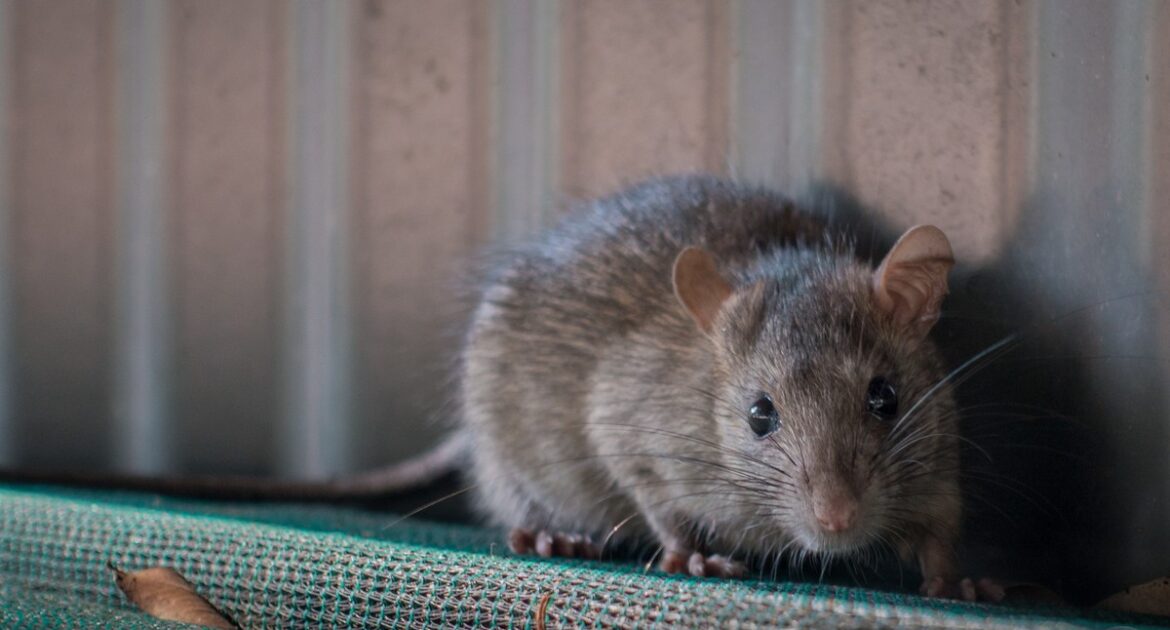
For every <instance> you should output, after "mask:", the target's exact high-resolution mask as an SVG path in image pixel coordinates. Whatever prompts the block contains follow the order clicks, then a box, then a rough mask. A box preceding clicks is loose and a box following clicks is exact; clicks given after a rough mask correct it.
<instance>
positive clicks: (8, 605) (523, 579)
mask: <svg viewBox="0 0 1170 630" xmlns="http://www.w3.org/2000/svg"><path fill="white" fill-rule="evenodd" d="M393 521H394V519H393V517H387V516H385V515H375V514H368V513H363V512H360V511H356V510H346V509H337V508H328V507H313V506H270V505H269V506H257V505H248V504H236V505H233V504H212V503H201V502H194V501H179V500H169V499H168V500H163V499H158V498H155V497H151V496H148V495H136V494H132V493H110V492H83V491H66V490H55V489H49V488H20V487H11V488H5V487H0V606H2V607H3V609H2V610H0V627H3V628H19V627H23V628H51V627H62V628H65V627H69V628H73V627H94V628H97V627H110V628H171V627H189V626H183V625H181V624H168V623H165V622H160V621H158V620H153V619H151V618H149V617H146V616H144V615H142V614H140V613H138V612H137V611H135V610H134V608H133V607H132V606H131V605H130V604H129V603H127V602H126V601H125V599H124V598H123V597H122V596H121V595H120V593H119V592H118V590H117V588H116V587H115V585H114V580H113V578H112V576H111V574H110V571H109V570H108V569H107V568H106V563H107V562H113V563H114V564H115V565H117V566H119V567H121V568H123V569H127V570H135V569H141V568H145V567H149V566H154V565H165V566H170V567H174V568H175V569H177V570H178V571H179V572H180V573H182V574H183V575H184V576H185V577H186V578H187V579H188V580H190V581H191V583H193V584H194V585H195V586H196V588H197V589H198V591H199V592H200V593H201V594H202V595H204V596H205V597H207V599H209V600H210V601H211V602H212V603H213V604H215V605H216V606H217V607H218V608H219V609H220V610H221V611H223V612H225V613H226V614H228V615H230V616H231V617H232V618H233V619H234V620H235V621H236V622H237V623H239V624H240V625H241V626H242V627H243V628H249V629H250V628H297V627H354V628H360V627H369V628H378V627H382V628H390V627H396V628H399V627H400V628H439V627H477V626H480V627H500V628H534V627H536V620H535V613H536V611H537V609H538V605H539V603H540V602H541V600H544V599H547V603H546V607H545V615H544V622H545V624H546V626H547V627H549V628H554V627H577V626H589V627H596V626H617V627H630V628H642V627H663V628H667V627H669V628H676V627H679V628H682V627H691V628H711V627H744V628H750V627H775V626H781V627H806V626H807V627H863V628H872V627H894V626H897V627H920V626H932V627H949V628H989V627H990V628H994V627H1003V628H1025V627H1027V628H1032V627H1038V626H1049V627H1073V626H1076V627H1100V628H1109V627H1116V626H1117V625H1118V624H1119V623H1125V624H1126V625H1127V626H1128V627H1138V626H1139V625H1140V623H1138V622H1136V621H1135V620H1132V619H1130V620H1120V619H1116V618H1112V619H1111V618H1107V617H1103V616H1102V617H1078V616H1076V613H1075V612H1074V611H1069V610H1065V609H1045V610H1030V609H1021V608H1012V607H1007V606H984V605H972V604H961V603H955V602H943V601H936V600H926V599H922V598H919V597H914V596H909V595H902V594H896V593H887V592H881V591H871V590H865V589H859V588H844V587H836V586H827V585H816V584H794V583H782V582H760V581H731V580H715V579H709V580H702V579H693V578H685V577H672V576H665V575H659V574H655V573H645V572H643V571H642V570H641V568H640V567H637V566H634V565H629V564H615V563H598V562H588V561H545V560H536V559H528V558H517V557H514V556H511V555H510V554H508V553H507V551H506V550H505V549H504V548H503V547H502V546H501V545H499V544H497V541H498V540H500V538H499V535H498V533H497V532H492V531H487V530H482V529H476V528H470V527H460V526H449V525H438V524H433V523H424V522H418V521H406V522H402V523H397V524H395V525H393V526H392V527H388V526H387V525H388V524H389V523H392V522H393ZM546 596H547V597H546Z"/></svg>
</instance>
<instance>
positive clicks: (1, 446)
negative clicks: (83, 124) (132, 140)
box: [0, 0, 16, 465]
mask: <svg viewBox="0 0 1170 630" xmlns="http://www.w3.org/2000/svg"><path fill="white" fill-rule="evenodd" d="M9 5H10V0H0V465H11V464H13V463H15V462H16V449H15V448H14V446H13V441H14V440H15V438H16V436H15V435H14V432H13V430H12V406H11V400H12V393H11V385H10V382H11V377H12V370H11V366H10V362H11V360H12V353H11V347H10V344H9V323H10V318H9V308H10V302H9V299H10V298H9V290H8V289H9V287H8V270H9V269H10V268H11V264H12V263H11V262H10V260H9V256H10V253H9V245H8V243H9V239H11V238H12V231H11V229H10V227H9V225H10V224H9V217H10V216H11V209H12V205H11V199H10V198H9V195H8V190H9V181H10V178H11V170H10V164H11V163H10V161H9V156H8V147H9V146H11V122H10V120H11V119H10V118H9V115H8V114H9V112H8V98H9V96H8V95H9V94H10V92H9V88H8V67H9V64H10V62H11V59H12V56H11V49H10V46H11V41H12V38H11V36H10V35H9V32H8V23H9V18H8V15H9V11H10V8H11V7H10V6H9Z"/></svg>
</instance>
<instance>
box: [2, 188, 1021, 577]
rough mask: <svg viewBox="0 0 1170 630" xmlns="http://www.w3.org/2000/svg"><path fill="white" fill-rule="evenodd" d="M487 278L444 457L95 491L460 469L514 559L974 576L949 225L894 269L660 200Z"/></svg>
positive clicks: (742, 208) (309, 492)
mask: <svg viewBox="0 0 1170 630" xmlns="http://www.w3.org/2000/svg"><path fill="white" fill-rule="evenodd" d="M498 260H499V262H497V264H494V265H492V266H490V268H489V269H487V270H486V273H485V276H484V279H483V280H482V282H481V283H480V289H479V291H478V298H477V303H476V306H475V308H474V311H473V314H472V317H471V322H470V325H469V326H468V329H467V333H466V338H465V342H464V345H463V346H462V349H461V351H460V353H459V361H458V368H457V369H458V373H457V375H456V376H457V382H458V386H457V391H456V392H455V396H456V398H457V403H458V405H457V407H458V413H457V414H456V421H455V426H454V428H453V431H452V433H451V436H450V437H449V438H448V439H447V440H446V441H445V442H443V443H442V444H441V445H440V446H439V447H437V448H436V449H435V450H433V451H431V452H429V453H425V454H423V455H422V456H420V457H418V458H416V459H414V460H409V461H407V462H405V463H403V464H398V465H394V466H390V467H388V468H386V469H383V470H380V471H374V472H372V473H368V474H366V475H362V476H358V477H354V478H351V479H342V480H333V481H327V482H318V483H284V482H265V481H258V480H249V479H234V480H225V479H223V478H216V477H211V478H191V479H186V480H183V479H178V480H176V479H171V480H167V479H151V478H135V477H109V478H104V479H101V480H98V481H99V483H97V484H95V483H94V482H95V479H96V478H95V477H93V476H87V475H80V476H74V477H72V478H68V479H66V478H63V477H62V476H60V475H58V476H56V477H55V478H53V479H47V477H46V476H45V475H31V476H30V475H22V474H19V473H18V474H13V473H11V472H9V473H6V474H4V475H0V478H3V479H6V480H9V481H12V480H22V479H23V480H33V481H46V480H49V481H62V480H65V481H70V482H73V483H80V484H82V485H100V486H105V487H110V486H114V487H128V488H136V489H142V490H150V491H155V492H161V493H164V494H178V495H189V496H203V497H211V498H240V499H250V500H255V499H283V500H287V499H295V500H302V499H309V500H324V501H331V500H339V499H352V498H354V497H358V498H363V497H364V498H369V497H385V496H388V495H393V494H395V493H400V492H402V491H404V490H406V489H409V488H411V487H412V486H417V485H419V484H423V483H427V482H429V481H433V480H434V479H436V478H438V477H441V476H443V475H446V474H448V473H449V472H450V471H452V470H455V469H462V471H463V474H464V475H465V476H466V477H468V479H469V481H470V482H471V487H470V489H471V491H472V492H473V495H474V504H475V506H476V509H477V511H478V512H479V513H480V514H481V515H482V516H483V517H484V518H485V520H487V521H488V522H489V523H491V524H493V525H496V526H500V527H502V528H504V529H506V530H507V531H508V532H509V533H508V543H509V546H510V547H511V549H512V550H513V551H514V552H516V553H520V554H529V553H535V554H538V555H541V556H546V557H548V556H568V557H598V556H599V555H600V554H601V551H602V548H603V547H604V546H606V545H607V544H609V543H611V542H612V543H616V544H624V543H634V544H636V543H644V542H650V543H652V544H654V545H657V547H658V548H659V549H660V551H659V554H658V566H659V567H660V568H661V569H662V570H663V571H666V572H668V573H684V574H690V575H695V576H722V577H738V576H742V575H743V574H744V572H745V566H746V565H745V561H746V560H748V559H751V558H771V559H778V558H780V557H781V556H783V555H785V554H787V555H789V557H793V556H795V557H805V556H809V555H815V556H819V557H822V558H842V557H844V558H848V557H856V556H857V555H859V554H862V553H865V551H866V550H867V549H868V548H870V547H874V546H878V545H882V546H888V547H892V548H894V549H896V550H897V551H898V552H899V555H900V556H901V557H902V559H903V560H904V561H905V562H917V565H918V567H919V569H920V570H921V573H922V575H923V583H922V586H921V589H920V590H921V592H922V593H923V594H925V595H928V596H946V597H961V598H964V599H968V600H973V599H977V598H980V599H991V600H998V599H1001V598H1002V596H1003V591H1002V589H1000V588H999V587H998V585H996V584H995V583H994V582H991V581H989V580H980V581H978V582H973V581H971V580H970V579H965V578H961V575H960V572H959V570H958V566H957V558H956V550H955V546H956V543H957V540H958V536H959V521H960V516H961V513H962V500H961V496H960V492H959V469H958V467H959V444H958V441H959V437H958V417H957V415H958V414H957V410H956V406H955V402H954V400H953V394H952V391H951V388H950V385H949V384H947V380H946V378H945V377H946V374H947V373H946V371H945V370H944V367H943V363H942V360H941V359H940V357H939V354H938V351H937V349H936V347H935V345H934V343H933V342H932V341H931V340H930V338H929V332H930V330H931V328H932V326H933V325H934V323H935V322H936V321H937V320H938V317H939V309H940V305H941V303H942V300H943V298H944V296H945V295H946V293H947V276H948V273H949V271H950V269H951V267H952V266H953V264H954V258H953V254H952V250H951V247H950V244H949V242H948V240H947V238H946V236H945V235H944V234H943V232H942V231H940V230H939V229H938V228H936V227H932V226H925V225H922V226H916V227H913V228H910V229H909V230H907V231H906V232H905V233H904V234H903V235H902V236H901V238H899V239H898V241H897V242H896V243H895V244H894V245H893V247H892V248H891V249H890V250H889V252H888V253H886V255H885V257H884V259H883V260H882V261H881V263H880V264H879V265H877V266H876V268H875V267H874V266H873V265H872V264H871V263H869V262H868V261H867V260H865V259H864V257H862V256H860V255H858V254H857V253H856V250H855V248H854V247H853V246H852V245H851V242H850V240H849V235H848V234H847V230H843V229H841V228H840V226H834V225H832V224H831V222H830V221H828V220H827V219H826V218H825V217H822V216H817V215H816V214H814V213H811V212H807V211H802V210H801V209H798V208H797V206H796V205H795V204H794V203H793V202H792V201H790V200H789V199H788V198H786V197H784V196H782V195H780V194H779V193H777V192H774V191H771V190H769V189H766V188H763V187H757V186H751V185H746V184H742V183H737V182H732V181H728V180H723V179H719V178H716V177H712V176H702V175H692V176H677V177H667V178H658V179H653V180H650V181H647V182H644V183H641V184H638V185H634V186H632V187H630V188H628V189H626V190H624V191H622V192H619V193H617V194H613V195H610V196H608V197H604V198H601V199H598V200H595V201H592V202H588V203H585V204H583V205H582V206H580V207H578V208H576V209H575V211H574V212H572V213H570V214H569V216H567V217H566V218H565V220H564V221H563V222H562V223H561V224H560V225H559V226H558V227H556V228H553V229H551V230H549V231H547V232H546V233H544V234H543V235H542V236H540V237H538V238H537V239H535V240H533V241H532V242H530V243H528V244H526V245H522V246H520V247H518V248H516V249H515V250H513V251H511V252H509V253H507V254H506V255H503V256H501V257H499V259H498Z"/></svg>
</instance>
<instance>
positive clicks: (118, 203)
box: [0, 0, 1170, 588]
mask: <svg viewBox="0 0 1170 630" xmlns="http://www.w3.org/2000/svg"><path fill="white" fill-rule="evenodd" d="M1168 67H1170V3H1166V2H1162V1H1159V0H1120V1H1117V2H1099V1H1095V0H1045V1H1021V0H962V1H960V0H953V1H942V0H939V1H933V2H923V1H910V0H878V1H874V2H857V3H851V2H819V1H816V0H789V1H779V0H777V1H772V0H739V1H728V2H724V1H719V0H669V1H667V0H660V1H656V0H640V1H636V2H631V1H628V0H592V1H589V2H582V1H572V0H546V1H542V0H496V1H492V2H488V1H486V0H485V1H477V0H435V1H428V2H407V1H402V2H379V1H375V0H368V1H362V2H356V1H354V2H340V1H339V2H314V1H312V0H295V1H282V0H172V1H166V2H162V1H158V2H156V1H152V0H117V1H102V0H0V124H2V126H0V130H2V133H3V136H2V141H0V256H2V257H3V259H4V260H5V263H4V264H3V265H0V461H3V462H4V463H8V464H20V465H28V466H36V467H39V468H49V467H52V468H71V469H83V468H121V469H128V470H139V471H223V472H228V471H233V472H256V473H261V472H274V471H275V472H281V473H285V474H289V475H298V476H320V475H324V474H328V473H334V472H343V471H346V470H353V469H358V468H364V467H367V466H370V465H375V464H379V463H383V462H386V461H391V460H394V459H397V458H401V457H403V456H405V455H406V454H408V453H410V452H413V451H416V450H418V449H419V448H421V447H422V446H423V445H424V444H426V443H429V442H430V441H431V440H432V439H433V438H434V436H436V435H437V434H438V428H437V427H436V426H434V425H432V424H428V423H427V422H426V419H427V418H428V417H431V416H433V415H440V416H441V415H442V412H443V405H442V401H443V400H445V398H446V397H447V393H448V391H449V384H448V383H446V381H445V380H444V378H443V375H444V374H445V373H446V367H445V366H446V361H447V360H448V359H449V357H450V355H451V352H452V349H453V347H454V346H455V345H457V343H458V330H459V309H458V307H457V306H456V305H454V302H453V300H452V299H451V295H452V291H453V284H454V277H455V276H456V275H457V274H456V272H457V270H458V269H459V268H460V267H461V265H464V264H465V263H466V261H467V260H468V258H469V257H470V256H471V254H472V253H473V252H475V251H476V250H477V249H478V248H479V247H480V246H482V245H484V244H487V243H492V242H509V241H512V240H515V239H518V238H522V237H524V236H525V235H528V234H530V233H532V232H533V231H535V230H537V229H538V228H539V227H540V226H542V225H545V224H548V223H549V222H550V221H552V220H554V219H555V217H556V216H557V214H558V213H559V212H560V210H559V208H561V207H562V206H563V204H562V201H563V200H564V199H565V198H567V197H575V196H581V195H589V194H594V193H601V192H604V191H608V190H612V189H614V188H615V187H617V186H619V185H621V184H623V183H627V182H630V181H633V180H636V179H638V178H641V177H643V176H645V175H649V174H655V173H668V172H676V171H683V170H705V171H714V172H720V173H730V174H734V175H737V176H741V177H747V178H752V179H758V180H765V181H770V182H773V183H775V184H777V185H780V186H783V187H785V188H787V189H789V190H792V191H794V192H801V191H805V190H809V189H812V188H817V189H821V190H824V189H826V187H827V188H828V189H831V190H833V191H836V194H838V195H839V196H844V197H849V198H852V199H854V200H857V201H859V202H861V203H862V204H864V205H865V206H866V207H868V208H870V209H871V210H872V211H873V212H875V213H877V214H879V215H881V216H884V217H886V218H888V219H889V220H890V221H892V222H893V223H896V224H898V225H904V224H909V223H911V222H917V221H931V222H935V223H937V224H939V225H940V226H942V227H943V228H944V229H945V230H947V232H948V234H950V235H951V237H952V240H953V242H954V244H955V247H956V250H957V252H958V255H959V256H960V257H961V258H962V259H963V261H964V262H965V263H967V264H968V265H969V266H970V268H971V269H973V270H974V271H973V272H972V273H971V274H970V276H969V279H968V280H966V281H965V282H967V283H968V284H967V285H966V286H964V287H963V288H964V289H970V291H968V293H971V294H974V295H977V296H979V297H980V298H981V300H980V299H976V300H975V303H976V305H977V307H981V308H986V309H988V310H990V311H993V312H995V313H996V316H997V317H1000V318H1001V319H1005V320H1007V323H1008V324H1015V325H1018V324H1020V323H1021V322H1025V321H1030V319H1029V318H1033V317H1036V316H1052V315H1059V314H1062V313H1071V312H1073V311H1076V310H1077V309H1083V310H1084V312H1083V313H1082V314H1080V315H1075V316H1068V317H1065V318H1064V319H1062V320H1060V322H1058V323H1057V324H1053V325H1051V326H1050V327H1049V329H1046V330H1047V331H1048V332H1052V334H1053V336H1055V337H1056V338H1057V339H1058V340H1060V341H1061V342H1062V343H1063V345H1057V346H1052V347H1058V348H1062V349H1063V351H1067V350H1068V349H1069V348H1071V349H1072V351H1073V355H1071V356H1068V357H1066V358H1065V359H1064V360H1063V362H1062V363H1060V366H1059V368H1055V367H1052V366H1051V363H1050V362H1049V363H1046V362H1044V361H1040V362H1033V363H1028V362H1019V363H1016V364H1011V365H1003V366H997V367H996V368H995V371H997V372H999V373H1004V372H1009V373H1011V374H1012V375H1013V378H1014V379H1015V380H1017V381H1021V380H1022V381H1036V382H1043V378H1044V375H1045V374H1052V375H1067V374H1068V373H1070V372H1069V370H1070V367H1069V366H1070V365H1071V366H1073V368H1075V370H1074V371H1075V376H1076V378H1075V379H1073V380H1063V381H1062V380H1059V379H1057V380H1056V381H1051V379H1050V380H1049V382H1044V384H1043V385H1042V386H1040V388H1041V389H1044V391H1046V392H1048V395H1049V397H1050V399H1051V398H1056V399H1058V400H1056V403H1059V402H1060V400H1059V399H1060V397H1061V396H1062V395H1065V394H1067V397H1068V401H1071V402H1070V404H1069V406H1075V407H1076V409H1073V410H1072V411H1073V412H1075V413H1076V414H1077V415H1078V417H1079V418H1080V420H1082V421H1083V422H1084V423H1085V424H1087V425H1088V426H1089V427H1091V429H1092V430H1093V431H1095V432H1096V434H1097V435H1100V436H1103V437H1102V439H1101V440H1100V442H1101V444H1102V445H1103V446H1102V451H1101V454H1100V457H1101V460H1100V461H1101V462H1104V464H1103V465H1104V466H1105V468H1103V469H1101V470H1100V471H1096V470H1095V472H1099V473H1100V474H1098V475H1096V476H1095V479H1096V481H1097V482H1098V486H1099V487H1098V495H1097V496H1106V497H1110V499H1109V500H1110V501H1111V503H1110V504H1109V506H1108V507H1109V509H1110V510H1113V512H1110V514H1109V516H1108V518H1105V517H1097V518H1096V519H1093V518H1088V517H1086V520H1085V522H1086V523H1087V524H1086V525H1085V527H1084V528H1083V529H1084V531H1093V532H1096V533H1098V534H1100V535H1101V544H1100V545H1098V546H1097V547H1095V548H1094V549H1093V550H1091V551H1087V552H1086V554H1085V555H1086V559H1084V560H1083V561H1081V564H1080V565H1078V566H1075V567H1073V568H1074V569H1080V570H1081V571H1082V573H1088V572H1090V571H1093V572H1096V573H1097V575H1098V577H1097V578H1094V579H1097V580H1098V581H1099V582H1108V581H1111V580H1121V579H1123V578H1128V577H1132V576H1135V575H1144V574H1145V573H1149V572H1150V571H1153V570H1155V569H1156V567H1155V565H1156V564H1157V562H1156V557H1155V556H1151V554H1149V553H1145V552H1144V551H1143V550H1145V549H1151V548H1155V549H1163V550H1166V549H1170V533H1167V532H1168V531H1170V530H1168V528H1166V527H1165V526H1164V525H1165V523H1166V522H1167V516H1168V513H1167V501H1166V499H1168V498H1170V484H1168V483H1167V479H1170V474H1168V473H1170V470H1167V465H1166V463H1165V462H1166V459H1167V458H1166V456H1165V455H1166V453H1167V450H1168V449H1170V442H1168V440H1170V422H1167V405H1166V403H1167V400H1166V396H1165V394H1164V391H1166V384H1167V380H1166V378H1165V372H1166V370H1165V366H1166V363H1165V362H1166V359H1167V358H1168V357H1167V354H1168V353H1167V349H1168V348H1170V305H1168V301H1167V296H1168V295H1170V292H1168V288H1167V287H1168V286H1170V284H1168V283H1170V271H1168V269H1170V218H1168V217H1170V207H1168V205H1170V114H1168V113H1167V112H1170V76H1167V68H1168ZM1125 296H1130V297H1125ZM980 304H981V305H982V306H978V305H980ZM1078 312H1079V311H1078ZM1044 348H1048V346H1045V347H1043V348H1042V349H1041V351H1047V350H1044ZM1053 352H1056V351H1053ZM1054 356H1056V355H1055V354H1053V355H1052V356H1050V357H1049V358H1050V359H1051V358H1052V357H1054ZM1042 358H1043V357H1042ZM1012 370H1015V372H1011V371H1012ZM1054 378H1055V377H1054ZM1062 378H1063V377H1062ZM1069 378H1071V377H1069ZM1054 383H1055V384H1054ZM1074 388H1075V391H1074ZM993 395H994V392H993ZM1048 402H1050V403H1051V402H1052V401H1051V400H1049V401H1048ZM1072 402H1075V403H1077V405H1073V404H1072ZM1054 404H1055V403H1054ZM1057 406H1059V405H1057ZM1065 411H1066V412H1067V410H1065ZM1074 542H1075V541H1074ZM1070 544H1072V543H1070ZM1074 564H1076V563H1074ZM1086 588H1089V587H1086Z"/></svg>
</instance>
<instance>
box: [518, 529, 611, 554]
mask: <svg viewBox="0 0 1170 630" xmlns="http://www.w3.org/2000/svg"><path fill="white" fill-rule="evenodd" d="M508 548H509V549H511V550H512V553H516V554H520V555H526V554H530V553H535V554H536V555H538V556H541V557H543V558H552V557H554V556H556V557H559V558H588V559H591V560H592V559H596V558H599V557H601V549H600V548H599V547H598V546H597V545H596V544H595V543H594V542H593V539H592V538H590V537H589V536H582V535H580V534H563V533H560V532H558V533H556V534H552V533H549V532H548V531H545V530H543V529H542V530H540V531H538V532H536V533H533V532H532V530H530V529H524V528H522V527H517V528H514V529H513V530H512V531H510V532H508Z"/></svg>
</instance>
